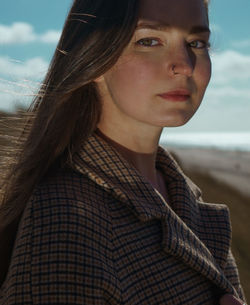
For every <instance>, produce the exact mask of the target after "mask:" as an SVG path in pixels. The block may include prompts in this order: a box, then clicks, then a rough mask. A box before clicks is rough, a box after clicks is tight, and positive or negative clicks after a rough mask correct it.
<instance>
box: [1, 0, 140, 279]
mask: <svg viewBox="0 0 250 305" xmlns="http://www.w3.org/2000/svg"><path fill="white" fill-rule="evenodd" d="M137 3H138V1H137V0H119V1H117V0H108V1H106V0H75V1H74V2H73V5H72V8H71V10H70V12H69V14H68V17H67V19H66V22H65V25H64V28H63V32H62V35H61V38H60V41H59V43H58V46H57V48H56V51H55V53H54V56H53V58H52V61H51V64H50V67H49V69H48V72H47V75H46V77H45V80H44V82H43V84H42V85H41V88H40V90H39V92H38V94H37V96H36V98H35V99H34V101H33V103H32V106H31V107H30V109H29V111H28V115H27V119H26V123H25V127H24V129H23V131H22V135H21V137H20V141H19V150H18V153H17V155H16V161H15V164H14V166H12V168H11V170H10V174H9V175H8V176H7V178H6V179H5V184H4V185H3V187H2V190H3V191H4V198H3V202H2V204H1V208H0V249H1V250H0V251H1V253H0V264H1V265H2V266H0V274H1V276H0V284H1V281H3V279H4V275H5V273H6V259H8V258H9V256H10V251H11V247H12V245H13V240H14V237H15V231H16V228H17V225H18V221H19V219H20V215H21V214H22V211H23V209H24V207H25V205H26V203H27V201H28V199H29V197H30V195H31V193H32V191H33V189H34V187H35V186H36V185H37V184H38V183H39V181H40V180H41V179H42V178H43V177H44V175H45V174H46V173H47V172H48V171H49V170H50V169H51V168H52V167H55V166H63V165H64V164H66V163H70V160H71V156H72V154H74V151H76V150H77V147H78V146H79V143H80V141H83V140H84V139H87V138H88V136H89V135H90V134H91V133H92V132H93V131H94V129H95V128H96V125H97V122H98V120H99V116H100V113H101V103H100V99H99V96H98V91H97V89H96V86H95V83H94V81H93V80H95V79H96V78H97V77H99V76H100V75H102V74H103V73H104V72H106V71H107V70H108V69H109V68H110V67H111V66H112V65H114V63H115V62H116V61H117V59H118V58H119V56H120V54H121V53H122V51H123V49H124V48H125V46H126V45H127V44H128V42H129V41H130V39H131V37H132V35H133V32H134V29H135V27H136V23H137ZM8 165H9V167H10V166H11V163H10V162H9V164H8Z"/></svg>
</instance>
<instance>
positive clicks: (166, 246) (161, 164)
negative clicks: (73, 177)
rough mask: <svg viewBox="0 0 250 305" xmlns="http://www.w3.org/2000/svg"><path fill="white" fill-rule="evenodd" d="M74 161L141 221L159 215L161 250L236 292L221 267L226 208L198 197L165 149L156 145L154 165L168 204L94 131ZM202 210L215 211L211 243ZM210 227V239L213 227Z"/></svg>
mask: <svg viewBox="0 0 250 305" xmlns="http://www.w3.org/2000/svg"><path fill="white" fill-rule="evenodd" d="M73 164H74V167H75V169H76V170H77V171H79V172H81V173H83V174H84V175H87V176H88V177H89V178H90V179H91V180H93V181H94V182H95V183H97V184H98V185H99V186H101V187H102V188H104V189H105V190H106V191H107V192H109V193H111V194H112V196H114V197H116V198H117V199H119V200H121V201H123V202H124V203H125V204H126V205H127V206H128V208H129V209H130V210H131V211H132V212H133V214H134V215H135V216H136V217H137V218H138V219H139V220H140V221H143V222H146V221H150V220H152V219H158V220H160V221H161V223H162V231H163V239H162V247H163V250H164V251H165V252H167V253H170V254H171V255H173V256H175V257H177V258H178V259H180V260H182V261H183V262H184V263H185V264H187V265H188V266H190V267H191V268H193V269H194V270H196V271H197V272H199V273H200V274H202V275H203V276H205V277H207V278H208V279H209V280H210V281H212V282H213V283H214V284H216V285H217V286H218V287H220V288H221V289H222V290H224V291H226V292H228V293H233V294H235V295H236V296H237V293H236V291H235V289H234V288H233V287H232V285H231V284H230V282H229V281H228V280H227V279H226V277H225V276H224V274H223V272H222V268H223V267H224V265H225V262H226V259H227V255H228V251H229V247H230V241H231V227H230V222H229V215H228V209H227V208H226V207H225V206H223V205H219V206H217V205H216V206H215V205H212V204H205V203H202V202H199V201H198V200H197V198H198V197H199V196H200V194H201V193H200V190H199V189H198V188H197V187H196V186H195V185H194V184H193V183H192V182H191V181H190V180H189V179H188V178H187V177H186V176H185V175H184V174H183V172H182V171H181V169H180V168H179V166H178V165H177V163H176V162H175V160H174V159H173V158H172V157H171V155H170V154H169V153H168V152H167V151H165V150H163V149H162V148H161V147H159V149H158V154H157V163H156V166H157V167H158V168H159V169H160V170H161V171H162V172H163V174H164V177H166V183H167V185H168V191H169V194H170V198H171V206H170V205H168V204H167V203H166V202H165V201H164V199H163V198H162V197H161V196H160V195H159V193H157V192H156V191H155V190H154V189H153V187H152V186H151V185H150V183H148V182H147V181H146V180H145V179H144V178H143V177H142V176H141V175H140V174H139V172H138V171H137V170H136V169H135V168H133V167H131V165H130V164H128V162H127V161H126V160H124V158H123V157H122V156H121V155H120V154H118V153H117V151H116V150H115V149H114V148H112V147H111V146H110V145H109V144H108V143H106V142H105V141H104V140H103V139H102V138H100V137H99V136H98V135H96V134H93V135H92V136H91V137H89V139H88V140H87V141H86V142H84V144H83V145H82V146H81V148H80V150H79V151H78V153H76V154H75V156H74V158H73ZM206 213H208V215H210V214H212V215H214V217H215V218H216V221H217V222H216V226H217V230H216V234H214V235H213V241H212V242H210V244H209V242H207V240H206V234H207V231H208V230H209V228H204V226H203V222H204V215H205V214H206ZM202 215H203V218H202ZM207 223H210V222H207ZM202 228H203V229H204V231H202ZM210 230H211V231H209V237H210V238H209V239H210V240H211V235H212V234H213V232H212V228H210ZM221 236H223V241H221ZM221 242H222V244H223V246H222V247H220V252H219V253H218V250H217V246H216V245H218V244H220V243H221Z"/></svg>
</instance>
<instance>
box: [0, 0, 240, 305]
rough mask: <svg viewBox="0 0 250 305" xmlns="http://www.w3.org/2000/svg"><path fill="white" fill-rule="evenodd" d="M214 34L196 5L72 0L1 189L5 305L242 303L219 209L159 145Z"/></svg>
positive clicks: (203, 7) (196, 98) (223, 210)
mask: <svg viewBox="0 0 250 305" xmlns="http://www.w3.org/2000/svg"><path fill="white" fill-rule="evenodd" d="M209 33H210V31H209V22H208V12H207V2H206V1H204V0H189V1H186V0H157V1H153V0H140V1H138V0H119V1H117V0H109V1H104V0H75V1H74V3H73V6H72V9H71V11H70V13H69V15H68V18H67V20H66V23H65V27H64V30H63V33H62V37H61V40H60V42H59V45H58V47H57V49H56V52H55V55H54V58H53V60H52V62H51V65H50V68H49V71H48V74H47V77H46V79H45V82H44V84H43V86H42V88H41V90H40V92H39V94H38V96H37V98H36V100H35V102H34V106H33V108H32V109H31V111H32V113H34V118H30V119H29V120H28V122H27V123H26V127H25V130H24V132H23V137H24V136H25V135H26V134H27V137H26V140H25V141H24V144H23V146H22V149H21V152H20V153H19V156H18V161H17V162H16V165H15V166H14V168H13V169H12V174H11V175H10V179H8V184H7V185H6V186H5V197H4V202H3V205H2V207H1V214H0V217H1V222H0V223H1V228H0V229H1V251H2V255H5V260H2V266H1V269H2V272H1V274H2V283H3V284H2V287H1V294H0V295H1V298H0V303H1V304H9V305H10V304H37V305H38V304H39V305H42V304H60V305H62V304H74V305H76V304H124V305H125V304H131V305H132V304H133V305H135V304H185V305H187V304H190V305H191V304H192V305H194V304H196V305H197V304H203V305H204V304H207V305H208V304H209V305H211V304H222V305H223V304H226V305H230V304H243V301H241V300H243V299H244V296H243V292H242V289H241V286H240V283H239V277H238V272H237V267H236V265H235V261H234V259H233V257H232V254H231V251H230V240H231V228H230V221H229V215H228V209H227V207H226V206H224V205H213V204H208V203H203V202H202V199H201V192H200V190H199V189H198V188H197V187H196V186H195V185H194V184H193V183H192V182H191V181H190V180H189V179H188V178H187V177H186V176H185V175H184V173H183V172H182V171H181V169H180V168H179V166H178V165H177V164H176V162H175V161H174V159H173V158H172V157H171V156H170V154H169V153H168V152H167V151H164V150H163V149H162V148H160V147H159V146H158V142H159V138H160V135H161V132H162V129H163V127H165V126H168V127H176V126H180V125H183V124H185V123H186V122H187V121H188V120H189V119H190V118H191V117H192V116H193V115H194V113H195V112H196V110H197V109H198V107H199V105H200V103H201V101H202V98H203V95H204V92H205V90H206V87H207V85H208V82H209V79H210V73H211V64H210V58H209V53H208V47H209ZM17 227H18V229H17ZM16 232H17V234H15V233H16ZM11 234H12V235H11ZM9 236H12V240H15V243H14V246H13V245H12V243H11V242H9V244H8V243H7V241H9V239H8V240H7V237H8V238H9ZM10 253H12V254H11V255H10ZM10 257H11V259H10V260H9V261H8V258H10ZM7 270H8V272H7ZM240 299H241V300H240Z"/></svg>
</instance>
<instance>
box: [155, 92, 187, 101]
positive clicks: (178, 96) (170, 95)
mask: <svg viewBox="0 0 250 305" xmlns="http://www.w3.org/2000/svg"><path fill="white" fill-rule="evenodd" d="M158 95H159V96H160V97H162V98H163V99H165V100H168V101H173V102H185V101H187V100H188V99H189V98H190V96H191V93H190V91H188V90H174V91H169V92H166V93H161V94H158Z"/></svg>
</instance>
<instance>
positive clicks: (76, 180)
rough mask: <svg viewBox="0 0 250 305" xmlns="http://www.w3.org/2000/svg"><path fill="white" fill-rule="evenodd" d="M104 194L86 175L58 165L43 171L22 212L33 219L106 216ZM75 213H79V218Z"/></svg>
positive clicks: (69, 220) (71, 218)
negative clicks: (41, 177) (58, 167)
mask: <svg viewBox="0 0 250 305" xmlns="http://www.w3.org/2000/svg"><path fill="white" fill-rule="evenodd" d="M105 196H106V194H105V193H104V192H103V190H102V189H101V188H99V187H98V186H97V185H96V184H95V183H93V181H91V179H89V178H88V177H87V176H85V175H83V174H81V173H79V172H76V171H74V170H72V169H70V168H69V169H68V168H67V169H60V170H56V171H54V172H53V173H50V174H49V175H47V176H46V177H45V178H44V179H43V180H42V181H41V182H40V183H39V184H38V185H37V186H36V188H35V189H34V191H33V193H32V195H31V197H30V200H29V201H28V203H27V206H26V209H25V212H24V214H25V213H26V214H27V212H28V211H29V212H28V214H29V215H31V216H32V218H33V219H39V220H41V219H42V218H44V219H46V220H47V221H49V220H50V219H51V218H53V219H55V218H60V219H64V220H65V221H68V222H72V221H73V220H74V221H75V220H76V219H77V220H79V219H83V218H89V219H93V215H98V216H100V215H102V219H104V218H105V215H106V217H107V218H108V214H107V209H106V206H105ZM79 216H82V217H80V218H79Z"/></svg>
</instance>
